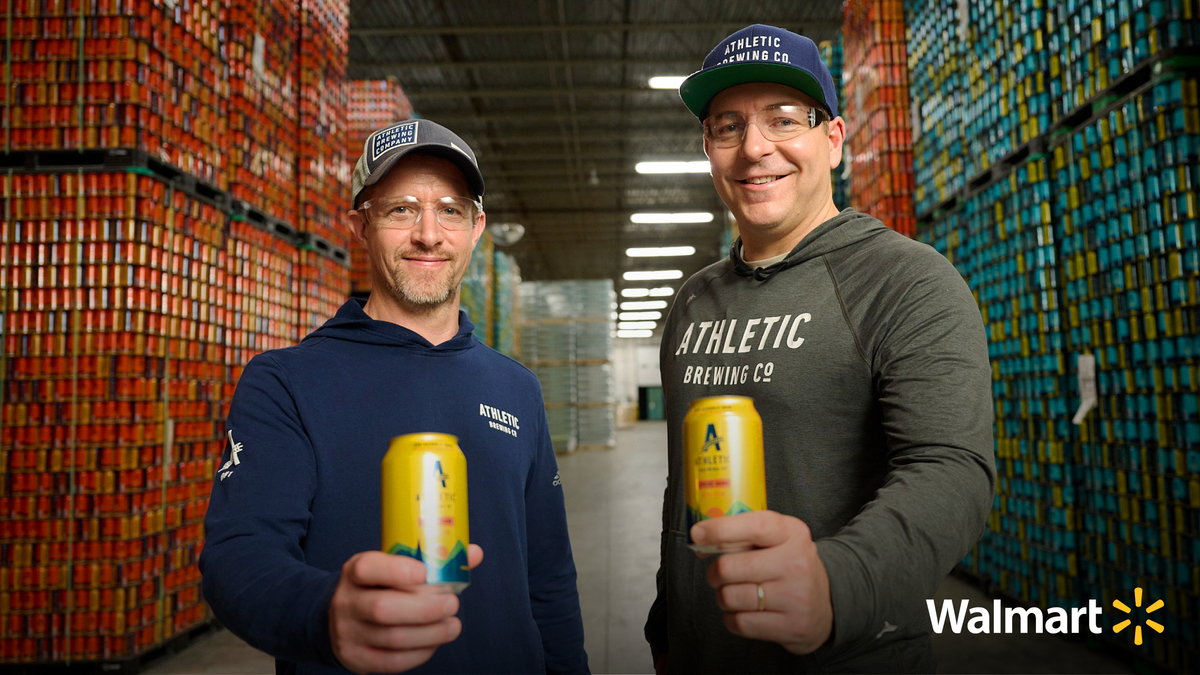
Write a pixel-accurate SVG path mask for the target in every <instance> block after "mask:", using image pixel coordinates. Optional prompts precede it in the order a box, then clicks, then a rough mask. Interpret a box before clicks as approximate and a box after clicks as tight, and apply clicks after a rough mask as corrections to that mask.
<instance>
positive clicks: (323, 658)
mask: <svg viewBox="0 0 1200 675" xmlns="http://www.w3.org/2000/svg"><path fill="white" fill-rule="evenodd" d="M341 578H342V574H341V572H338V573H336V574H331V575H329V580H328V581H326V582H325V586H324V587H323V588H322V589H321V590H320V592H319V593H317V594H316V600H315V601H314V602H315V603H316V604H315V605H314V606H313V613H312V616H313V624H310V626H309V629H310V631H312V632H311V633H310V635H309V640H310V642H309V644H311V645H312V646H313V647H314V648H315V650H316V656H317V659H318V661H319V662H320V663H321V665H323V666H327V667H330V668H344V667H345V666H343V665H342V664H341V662H340V661H338V659H337V656H335V655H334V653H333V642H332V641H331V640H330V638H329V603H330V602H331V601H332V600H333V594H334V592H335V591H337V586H338V582H339V581H341Z"/></svg>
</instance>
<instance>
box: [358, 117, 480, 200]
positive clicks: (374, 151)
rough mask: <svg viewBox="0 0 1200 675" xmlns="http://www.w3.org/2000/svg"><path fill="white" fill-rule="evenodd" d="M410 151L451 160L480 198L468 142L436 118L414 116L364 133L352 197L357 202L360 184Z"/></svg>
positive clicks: (371, 180)
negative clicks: (433, 119) (369, 132)
mask: <svg viewBox="0 0 1200 675" xmlns="http://www.w3.org/2000/svg"><path fill="white" fill-rule="evenodd" d="M413 152H419V153H421V154H423V155H433V156H434V157H441V158H442V159H448V160H450V161H451V162H454V164H455V165H457V166H458V168H459V169H461V170H462V172H463V176H464V177H465V178H466V179H467V187H469V188H471V191H472V192H474V193H475V196H476V197H477V198H480V199H482V198H483V174H482V173H480V172H479V162H478V161H476V160H475V153H474V152H472V151H471V146H469V145H467V144H466V142H465V141H463V139H461V138H459V137H458V134H455V133H454V132H453V131H450V130H449V129H447V128H446V127H444V126H442V125H440V124H438V123H436V122H431V121H429V120H427V119H416V120H406V121H404V122H395V123H392V124H389V125H388V126H386V127H384V128H382V129H378V130H376V131H372V132H371V135H370V136H367V142H366V143H365V144H364V145H363V154H362V157H359V158H358V163H357V164H355V165H354V174H353V175H352V176H351V192H352V194H351V201H352V202H357V201H358V194H359V193H360V192H362V191H363V188H365V187H367V186H369V185H374V184H375V183H378V182H379V180H380V179H381V178H383V177H384V175H385V174H387V172H388V171H390V170H391V168H392V166H394V165H395V164H396V162H398V161H399V160H400V158H401V157H403V156H405V155H407V154H409V153H413Z"/></svg>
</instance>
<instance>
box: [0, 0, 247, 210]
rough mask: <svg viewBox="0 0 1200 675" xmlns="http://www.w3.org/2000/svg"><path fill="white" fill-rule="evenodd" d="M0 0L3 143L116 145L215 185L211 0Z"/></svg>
mask: <svg viewBox="0 0 1200 675" xmlns="http://www.w3.org/2000/svg"><path fill="white" fill-rule="evenodd" d="M190 7H191V11H190V12H180V11H178V10H177V9H175V8H171V7H167V6H166V5H165V4H163V3H161V2H151V1H150V0H140V1H137V0H135V1H134V2H128V3H105V2H102V3H99V5H96V4H95V3H93V4H87V5H80V4H79V3H74V4H72V3H30V2H19V1H16V0H5V1H4V2H0V33H2V34H3V35H4V36H5V48H6V53H7V54H8V55H9V57H10V63H9V66H8V67H7V68H6V73H8V74H9V80H8V81H7V82H6V84H8V85H10V86H7V87H5V90H4V91H5V98H4V120H5V125H4V127H5V128H4V131H3V139H0V140H2V143H3V147H4V150H5V151H10V150H30V149H60V148H127V149H139V150H144V151H147V152H150V153H152V154H154V155H155V156H158V157H161V158H163V159H165V160H166V161H168V162H170V163H171V164H174V165H175V166H177V167H180V168H181V169H183V170H184V171H186V172H188V173H189V174H190V175H193V176H196V177H197V178H199V179H201V180H204V181H206V182H208V183H211V184H213V185H216V186H218V187H221V188H224V187H225V176H226V166H225V155H226V153H225V147H224V142H225V134H226V129H225V120H226V117H227V114H228V108H227V105H228V92H227V80H226V78H225V75H224V73H225V63H224V61H223V53H224V48H225V47H224V44H223V37H222V35H223V34H222V31H221V29H220V17H221V13H222V12H223V11H224V5H223V3H222V2H220V1H219V0H210V1H207V2H194V3H192V4H191V5H190Z"/></svg>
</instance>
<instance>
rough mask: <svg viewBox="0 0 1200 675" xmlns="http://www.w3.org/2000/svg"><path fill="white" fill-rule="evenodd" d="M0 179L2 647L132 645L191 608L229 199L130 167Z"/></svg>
mask: <svg viewBox="0 0 1200 675" xmlns="http://www.w3.org/2000/svg"><path fill="white" fill-rule="evenodd" d="M0 186H2V193H3V197H4V203H3V206H4V214H5V218H4V222H3V228H2V229H0V239H2V240H3V249H2V251H3V257H2V260H0V270H2V274H0V291H2V292H3V294H4V297H5V299H6V302H5V304H4V309H5V311H3V312H0V339H2V341H3V346H4V348H3V352H2V353H0V392H2V394H3V407H2V408H0V412H2V415H3V416H2V418H0V659H2V660H3V661H4V662H31V663H37V662H43V663H44V662H60V661H67V660H70V661H89V660H102V659H103V660H120V659H127V658H131V657H134V656H136V655H138V654H140V653H143V652H145V651H147V650H149V649H152V648H154V647H155V646H156V645H159V644H161V643H162V642H163V641H165V640H167V639H170V638H171V637H172V636H173V635H176V634H178V633H180V632H182V631H185V630H188V629H189V628H191V627H193V626H196V625H199V624H200V623H202V622H204V621H206V620H207V619H208V610H207V608H206V606H205V605H204V604H203V602H202V599H201V597H200V589H199V574H198V570H197V568H196V561H197V557H198V555H199V552H200V548H201V547H202V545H203V529H202V521H203V517H204V512H205V510H206V508H207V503H208V495H209V492H210V490H211V480H212V475H213V473H214V470H215V468H216V466H215V464H216V462H217V461H218V458H219V455H220V453H221V451H222V448H223V439H224V429H223V419H224V405H225V403H224V400H225V397H226V396H227V394H228V393H229V392H228V391H227V387H226V386H225V385H226V380H227V368H226V360H227V358H228V355H229V351H230V350H229V349H228V347H227V345H226V342H227V340H228V337H229V323H230V316H229V314H228V313H227V312H226V311H225V310H224V298H223V296H222V294H223V289H224V287H225V286H226V285H228V283H229V281H230V279H229V278H228V277H227V268H228V262H227V261H226V259H225V251H224V246H225V219H226V213H225V210H224V209H223V208H222V207H221V206H220V205H219V203H217V202H216V201H213V200H210V199H208V198H206V197H204V196H203V195H199V194H190V193H189V192H188V191H186V190H181V189H177V187H176V185H175V184H174V183H173V182H171V181H168V180H166V179H164V178H163V177H162V176H160V175H157V174H154V173H153V172H152V171H150V170H148V169H146V168H142V167H134V168H132V169H128V170H124V171H98V172H95V171H94V172H86V173H85V172H84V170H83V168H80V169H78V170H76V171H74V172H68V171H63V172H59V173H51V172H45V173H37V174H18V173H9V172H5V173H3V174H0Z"/></svg>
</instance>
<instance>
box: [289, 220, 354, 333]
mask: <svg viewBox="0 0 1200 675" xmlns="http://www.w3.org/2000/svg"><path fill="white" fill-rule="evenodd" d="M296 277H297V286H298V289H299V296H298V297H297V303H296V304H297V307H298V309H299V311H298V313H297V324H298V326H299V334H300V337H301V339H303V337H304V336H305V335H308V334H309V333H311V332H313V331H314V330H316V329H318V328H320V327H321V326H322V325H323V324H324V323H325V322H326V321H328V320H330V319H332V318H333V315H334V314H337V311H338V308H339V307H341V306H342V305H343V304H345V303H346V298H348V297H350V254H349V253H348V252H346V249H344V248H340V247H337V246H334V245H332V244H330V243H329V242H327V241H325V240H324V239H322V238H320V237H318V236H317V235H315V234H312V233H307V234H304V233H302V234H301V235H300V263H299V265H298V266H297V267H296Z"/></svg>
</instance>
